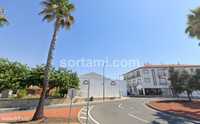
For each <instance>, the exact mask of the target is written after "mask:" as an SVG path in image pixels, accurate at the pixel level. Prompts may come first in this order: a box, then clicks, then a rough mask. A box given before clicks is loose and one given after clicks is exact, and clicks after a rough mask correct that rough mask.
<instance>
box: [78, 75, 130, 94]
mask: <svg viewBox="0 0 200 124" xmlns="http://www.w3.org/2000/svg"><path fill="white" fill-rule="evenodd" d="M79 79H80V94H79V95H80V96H81V97H87V93H88V86H87V85H84V84H83V81H84V80H89V81H90V97H91V96H93V97H103V77H102V76H101V75H98V74H94V73H92V74H86V75H83V76H80V77H79ZM111 82H112V80H111V79H107V78H105V97H120V96H127V94H126V92H127V89H126V82H125V81H115V82H116V85H114V86H113V85H111Z"/></svg>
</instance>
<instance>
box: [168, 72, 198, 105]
mask: <svg viewBox="0 0 200 124" xmlns="http://www.w3.org/2000/svg"><path fill="white" fill-rule="evenodd" d="M169 72H170V73H169V80H170V81H171V87H172V89H173V90H174V92H175V93H176V94H180V93H184V92H186V93H187V97H188V100H189V101H190V102H191V101H192V97H191V96H192V93H193V91H196V90H200V70H198V69H197V70H196V72H195V73H194V74H189V73H188V72H187V71H186V70H183V71H178V70H176V71H175V70H174V69H173V68H171V69H170V71H169Z"/></svg>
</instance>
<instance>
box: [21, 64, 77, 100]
mask: <svg viewBox="0 0 200 124" xmlns="http://www.w3.org/2000/svg"><path fill="white" fill-rule="evenodd" d="M44 70H45V66H44V65H38V66H36V67H35V68H32V69H31V71H30V73H29V75H28V76H27V78H26V81H25V82H24V84H23V85H25V86H26V87H29V86H31V85H34V86H39V87H42V81H43V80H44ZM54 88H57V89H58V90H59V93H60V94H59V95H60V96H61V97H64V96H65V95H66V94H67V90H68V89H69V88H76V89H78V88H79V78H78V76H77V74H76V73H73V72H72V71H69V70H67V69H65V68H59V69H55V68H51V69H50V72H49V88H48V90H47V93H46V96H48V95H49V91H50V90H52V89H54Z"/></svg>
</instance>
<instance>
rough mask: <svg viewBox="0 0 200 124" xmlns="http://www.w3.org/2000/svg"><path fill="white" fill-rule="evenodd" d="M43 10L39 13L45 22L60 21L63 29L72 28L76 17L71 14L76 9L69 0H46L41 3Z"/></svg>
mask: <svg viewBox="0 0 200 124" xmlns="http://www.w3.org/2000/svg"><path fill="white" fill-rule="evenodd" d="M41 4H42V6H43V10H42V11H41V12H40V13H39V14H40V15H42V16H43V20H46V21H47V22H51V21H54V23H57V21H56V20H59V21H60V22H58V23H59V25H60V27H61V28H64V27H65V28H67V29H68V28H70V27H71V26H72V24H73V23H74V17H73V16H71V13H72V12H73V11H74V10H75V7H74V5H73V4H72V3H70V1H69V0H44V1H42V2H41Z"/></svg>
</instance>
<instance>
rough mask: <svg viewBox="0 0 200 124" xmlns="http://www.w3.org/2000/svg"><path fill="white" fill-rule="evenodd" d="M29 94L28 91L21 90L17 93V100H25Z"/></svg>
mask: <svg viewBox="0 0 200 124" xmlns="http://www.w3.org/2000/svg"><path fill="white" fill-rule="evenodd" d="M27 94H28V92H27V90H26V89H21V90H19V91H18V92H17V98H24V97H26V96H27Z"/></svg>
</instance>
